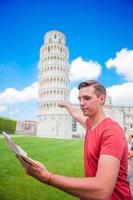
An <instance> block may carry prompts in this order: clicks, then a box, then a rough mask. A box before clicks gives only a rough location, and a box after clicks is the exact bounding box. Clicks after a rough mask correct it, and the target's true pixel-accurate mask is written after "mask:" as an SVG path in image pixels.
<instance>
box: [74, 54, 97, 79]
mask: <svg viewBox="0 0 133 200" xmlns="http://www.w3.org/2000/svg"><path fill="white" fill-rule="evenodd" d="M100 73H101V65H100V64H99V63H98V62H95V61H92V60H89V61H83V60H82V58H81V57H78V58H76V59H75V60H73V62H72V64H71V68H70V80H71V81H76V80H80V81H81V80H88V79H97V78H98V76H100Z"/></svg>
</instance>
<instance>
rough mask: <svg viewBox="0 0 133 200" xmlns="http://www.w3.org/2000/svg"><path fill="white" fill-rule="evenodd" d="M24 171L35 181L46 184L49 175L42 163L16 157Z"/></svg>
mask: <svg viewBox="0 0 133 200" xmlns="http://www.w3.org/2000/svg"><path fill="white" fill-rule="evenodd" d="M16 157H17V159H18V160H19V161H20V163H21V164H22V166H23V167H24V169H25V172H26V173H27V174H28V175H30V176H32V177H34V178H36V179H37V180H39V181H41V182H43V183H45V184H48V182H49V179H50V175H51V173H50V172H49V171H48V170H47V169H46V167H45V166H44V165H42V163H40V162H38V161H35V160H32V159H31V158H29V157H24V158H23V157H22V156H18V155H17V156H16Z"/></svg>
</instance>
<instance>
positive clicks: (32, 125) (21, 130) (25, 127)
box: [16, 120, 37, 135]
mask: <svg viewBox="0 0 133 200" xmlns="http://www.w3.org/2000/svg"><path fill="white" fill-rule="evenodd" d="M36 132H37V122H35V121H30V120H24V121H20V120H18V121H17V124H16V134H26V135H36Z"/></svg>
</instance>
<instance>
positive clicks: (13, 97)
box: [0, 82, 38, 106]
mask: <svg viewBox="0 0 133 200" xmlns="http://www.w3.org/2000/svg"><path fill="white" fill-rule="evenodd" d="M37 91H38V82H34V83H33V84H32V85H30V86H29V87H26V88H24V89H23V90H16V89H15V88H7V89H6V90H5V91H4V92H2V93H0V105H1V106H7V105H13V104H15V103H23V102H27V101H31V100H34V99H37Z"/></svg>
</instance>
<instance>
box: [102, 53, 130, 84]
mask: <svg viewBox="0 0 133 200" xmlns="http://www.w3.org/2000/svg"><path fill="white" fill-rule="evenodd" d="M105 64H106V66H107V68H108V69H110V68H115V69H116V73H117V74H119V75H123V76H125V78H126V80H127V81H133V73H132V71H133V50H128V49H122V50H121V51H119V52H117V53H116V57H115V58H114V59H112V58H110V59H109V60H108V61H107V62H106V63H105Z"/></svg>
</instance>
